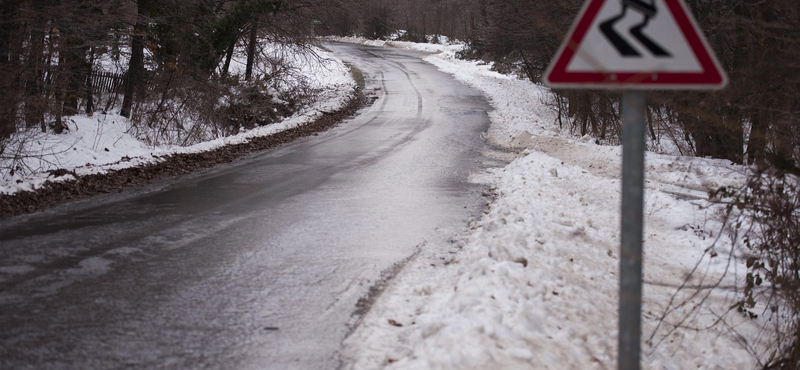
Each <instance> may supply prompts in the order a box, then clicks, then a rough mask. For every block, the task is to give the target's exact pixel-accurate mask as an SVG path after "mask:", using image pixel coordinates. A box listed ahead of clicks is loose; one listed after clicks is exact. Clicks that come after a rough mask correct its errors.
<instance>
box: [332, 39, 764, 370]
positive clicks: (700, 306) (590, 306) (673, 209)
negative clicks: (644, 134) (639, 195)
mask: <svg viewBox="0 0 800 370" xmlns="http://www.w3.org/2000/svg"><path fill="white" fill-rule="evenodd" d="M347 41H350V42H361V43H366V44H372V45H376V46H385V47H399V48H412V49H417V50H424V51H433V52H437V53H436V54H434V55H431V56H428V57H426V58H425V60H426V61H427V62H429V63H432V64H434V65H436V66H437V67H438V68H440V69H441V70H443V71H445V72H448V73H451V74H453V75H454V76H455V77H456V78H457V79H459V80H460V81H462V82H464V83H466V84H468V85H470V86H472V87H474V88H476V89H478V90H479V91H481V92H483V93H484V94H485V95H486V96H487V97H488V98H489V100H490V103H491V105H492V107H493V108H494V110H493V111H491V112H490V113H489V116H490V119H491V128H490V129H489V132H488V133H487V139H488V140H489V141H490V142H491V143H493V144H495V145H497V146H500V147H502V148H505V149H506V150H508V151H510V152H512V153H515V154H513V156H514V157H516V159H514V160H513V161H512V162H511V163H510V164H509V165H507V166H506V167H505V168H498V169H496V170H493V171H490V172H489V173H482V174H475V175H474V176H473V179H472V180H473V181H476V182H480V183H486V184H489V185H490V186H492V187H493V188H494V192H493V194H487V196H489V197H491V198H492V199H489V202H487V206H488V208H487V211H486V212H485V213H484V214H483V215H482V216H481V217H480V218H479V219H477V220H473V221H472V222H471V225H470V228H469V230H468V231H467V232H466V234H465V235H461V236H458V237H456V240H457V242H456V243H455V244H453V245H426V246H424V247H423V248H422V249H421V251H420V253H419V254H418V255H417V257H415V258H414V259H413V260H412V261H410V262H409V263H408V265H406V266H405V268H404V269H403V270H402V271H401V272H400V273H399V274H398V276H396V277H395V278H394V279H393V280H392V281H391V283H390V284H389V285H388V287H387V288H386V290H385V291H384V292H383V293H382V295H381V296H380V297H379V299H378V300H377V301H376V303H375V305H374V306H373V307H372V309H371V311H370V312H369V313H368V314H367V315H366V316H365V317H364V318H363V319H362V321H361V322H360V324H359V326H358V327H357V328H356V329H355V331H354V333H353V334H352V335H351V336H350V337H349V338H348V339H347V340H346V341H345V347H344V349H343V351H342V353H341V359H342V361H343V363H344V364H345V368H347V369H376V368H387V369H593V368H597V369H610V368H616V366H617V365H616V361H617V360H616V358H617V352H616V351H617V349H616V348H617V305H618V284H619V283H618V276H617V271H618V268H619V259H618V258H619V256H618V253H619V252H618V250H619V229H620V222H621V221H620V188H621V185H620V177H621V169H620V166H621V147H619V146H600V145H596V144H595V143H594V142H593V140H591V139H590V138H588V137H584V138H580V137H575V136H574V135H572V134H570V133H569V132H560V131H559V130H558V125H557V124H556V116H555V113H554V111H553V109H551V108H550V107H548V105H547V103H548V99H549V96H550V95H549V91H548V90H547V89H546V88H544V87H541V86H538V85H535V84H533V83H530V82H529V81H526V80H520V79H517V78H514V77H512V76H506V75H501V74H498V73H495V72H493V71H491V70H490V66H488V65H480V64H479V63H475V62H469V61H462V60H457V59H455V58H454V55H455V52H456V51H457V50H458V49H459V48H461V47H462V46H459V45H429V44H426V45H422V46H417V45H416V44H410V43H400V42H392V41H390V42H385V41H365V40H358V39H351V40H347ZM486 155H487V156H494V157H502V156H503V155H501V154H498V153H497V152H491V153H486ZM743 172H744V170H743V169H742V168H741V167H738V166H735V165H732V164H731V163H730V162H727V161H723V160H712V159H703V158H691V157H678V156H671V155H664V154H657V153H647V159H646V187H647V190H646V194H645V197H646V199H645V203H646V205H645V207H646V208H645V228H646V230H645V235H644V249H645V256H644V270H645V271H644V279H645V282H646V285H645V287H644V298H643V300H644V307H643V340H644V343H643V345H642V351H643V353H642V366H643V368H644V369H689V368H692V369H748V368H754V367H756V360H755V357H754V356H753V355H752V354H751V353H756V354H758V355H763V353H762V352H759V351H763V349H762V348H761V347H759V343H753V342H752V338H756V337H757V335H756V334H757V333H758V330H759V328H760V326H761V325H763V324H764V322H763V320H764V319H758V320H750V319H746V318H744V317H743V316H742V315H741V314H738V313H736V312H734V311H732V310H730V309H729V308H730V306H731V304H732V301H733V299H734V298H735V297H734V294H733V293H734V291H735V286H736V283H737V280H736V278H737V273H740V272H741V271H744V266H743V265H742V264H741V263H740V262H739V261H738V260H735V259H734V258H733V257H735V253H732V251H731V247H730V246H731V242H730V240H729V239H728V238H727V237H726V234H721V231H722V229H723V225H722V224H721V223H720V222H719V221H717V220H716V219H715V218H714V216H715V215H716V214H717V212H720V209H719V208H718V207H716V206H714V205H712V204H710V203H709V202H708V200H707V199H708V195H707V191H708V190H711V189H714V188H716V187H719V186H724V185H736V184H740V183H741V182H742V181H744V175H743ZM692 271H695V272H694V273H692ZM739 277H741V276H739ZM682 284H685V285H686V286H687V288H685V289H681V290H678V289H677V287H679V286H681V285H682ZM711 285H718V286H719V287H720V288H718V289H699V290H698V289H692V287H697V286H711ZM740 334H741V335H740Z"/></svg>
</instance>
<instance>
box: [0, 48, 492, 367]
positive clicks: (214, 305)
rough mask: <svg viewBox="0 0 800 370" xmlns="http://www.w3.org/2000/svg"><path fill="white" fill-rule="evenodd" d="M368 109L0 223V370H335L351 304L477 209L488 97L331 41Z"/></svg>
mask: <svg viewBox="0 0 800 370" xmlns="http://www.w3.org/2000/svg"><path fill="white" fill-rule="evenodd" d="M329 47H330V48H331V49H332V50H334V51H335V52H336V53H338V54H339V55H340V56H341V57H342V58H343V59H345V60H347V61H349V62H350V63H352V64H353V65H355V66H356V67H358V68H360V69H361V70H362V71H363V72H364V73H365V75H366V77H367V87H366V90H367V92H368V93H371V94H374V95H375V96H377V100H376V101H375V103H374V104H372V105H371V106H370V107H367V108H365V109H362V110H361V111H360V112H359V114H358V115H357V116H356V117H354V118H352V119H350V120H348V121H346V122H344V123H343V124H342V125H340V126H339V127H337V128H335V129H332V130H330V131H328V132H325V133H322V134H320V135H318V136H312V137H309V138H305V139H301V140H299V141H297V142H294V143H292V144H288V145H284V146H282V147H279V148H277V149H274V150H271V151H268V152H266V153H263V154H260V155H257V156H254V157H252V158H249V159H247V160H245V161H242V162H239V163H236V164H233V165H227V166H223V167H220V168H217V169H214V170H212V171H208V172H204V173H202V174H198V175H193V176H187V177H183V178H180V179H176V180H171V181H169V182H167V183H161V184H158V185H154V186H151V187H149V188H147V189H140V190H135V191H126V192H124V193H122V194H117V195H112V196H105V197H99V198H95V199H92V200H88V201H82V202H79V203H73V204H69V205H65V206H61V207H59V208H56V209H53V210H50V211H47V212H41V213H38V214H34V215H29V216H22V217H16V218H13V219H10V220H6V221H4V222H3V223H2V224H0V327H2V330H0V368H3V369H121V368H132V369H133V368H135V369H335V368H337V367H338V366H339V363H338V359H337V351H338V350H339V348H340V346H341V342H342V340H343V339H344V338H345V336H346V335H347V333H348V331H349V329H350V326H351V325H352V324H353V323H354V317H353V313H354V312H355V310H356V307H355V305H356V302H357V301H358V299H359V298H360V297H362V296H364V295H365V294H367V292H368V291H369V288H370V286H372V285H374V284H375V283H376V281H378V280H379V279H380V277H381V272H383V271H387V270H389V269H390V268H391V267H392V266H393V265H395V264H396V263H398V262H399V261H402V260H404V259H405V258H407V257H408V256H410V255H412V254H413V253H414V251H415V250H416V247H417V246H420V245H424V244H425V243H428V245H430V244H434V243H439V244H441V243H446V242H447V239H448V238H449V237H451V236H452V235H453V234H454V233H456V232H458V231H459V230H461V229H462V228H463V227H464V225H465V223H466V220H467V219H468V217H469V216H470V215H475V214H477V213H478V212H480V210H481V208H482V206H483V203H482V199H481V196H480V192H481V190H482V189H481V188H480V187H479V186H477V185H473V184H470V183H469V182H468V176H469V173H470V171H476V170H480V169H482V168H483V167H484V166H485V164H484V162H483V158H482V157H481V154H480V152H481V151H482V150H483V149H484V145H485V144H484V141H483V139H482V133H483V132H485V130H486V128H487V126H488V118H487V115H486V110H487V109H489V108H488V104H487V103H486V101H485V99H484V98H483V97H482V96H481V95H480V94H479V93H478V92H476V91H474V90H472V89H470V88H467V87H465V86H464V85H462V84H460V83H458V82H456V81H455V80H454V79H453V78H452V77H450V76H449V75H446V74H444V73H441V72H439V71H437V70H436V68H434V67H433V66H431V65H428V64H426V63H424V62H422V61H421V59H420V57H421V56H423V55H424V54H422V53H419V52H412V51H400V50H392V49H381V48H371V47H367V46H361V45H350V44H331V45H329Z"/></svg>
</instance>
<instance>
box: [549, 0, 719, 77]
mask: <svg viewBox="0 0 800 370" xmlns="http://www.w3.org/2000/svg"><path fill="white" fill-rule="evenodd" d="M544 82H545V84H546V85H548V86H550V87H553V88H631V89H635V88H649V89H719V88H722V87H724V86H725V85H726V84H727V76H726V75H725V72H724V71H723V70H722V68H721V67H720V64H719V62H718V61H717V59H716V57H714V54H713V52H712V51H711V48H709V46H708V42H707V41H706V39H705V37H704V36H703V33H702V32H701V31H700V28H699V27H698V26H697V23H696V22H695V20H694V18H693V17H692V16H691V14H690V13H689V11H688V8H687V7H686V4H684V3H683V0H587V1H586V3H585V4H584V6H583V9H581V12H580V14H579V16H578V18H577V20H576V21H575V23H574V24H573V25H572V28H571V29H570V31H569V33H568V34H567V38H566V39H565V40H564V42H563V44H562V45H561V48H559V51H558V53H556V56H555V57H554V58H553V61H552V62H551V63H550V66H549V67H548V68H547V71H546V72H545V75H544Z"/></svg>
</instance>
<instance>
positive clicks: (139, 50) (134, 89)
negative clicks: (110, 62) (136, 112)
mask: <svg viewBox="0 0 800 370" xmlns="http://www.w3.org/2000/svg"><path fill="white" fill-rule="evenodd" d="M149 5H150V0H137V1H136V6H137V8H138V10H137V13H138V17H137V18H136V25H134V26H133V37H132V38H131V60H130V61H129V63H128V73H127V74H126V76H125V96H124V97H123V99H122V110H121V111H120V112H119V114H120V115H121V116H123V117H127V118H131V109H132V107H133V101H134V100H135V99H142V98H143V96H144V91H145V83H144V37H145V33H146V32H147V22H146V20H145V16H146V14H147V9H148V7H149Z"/></svg>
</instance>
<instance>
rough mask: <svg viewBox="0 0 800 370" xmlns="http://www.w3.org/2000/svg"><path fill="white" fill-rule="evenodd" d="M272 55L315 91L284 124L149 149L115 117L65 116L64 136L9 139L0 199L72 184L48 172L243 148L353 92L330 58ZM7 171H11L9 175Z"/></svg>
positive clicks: (0, 169) (239, 65) (339, 103)
mask: <svg viewBox="0 0 800 370" xmlns="http://www.w3.org/2000/svg"><path fill="white" fill-rule="evenodd" d="M271 51H280V52H281V53H282V54H281V55H277V56H276V57H280V58H282V59H283V60H285V61H289V62H290V63H291V65H293V66H294V67H295V68H298V72H299V73H298V75H302V76H304V77H305V78H307V82H308V84H309V87H310V88H312V89H315V90H318V91H321V93H320V96H319V97H318V99H316V101H315V102H314V103H313V104H312V105H309V106H306V107H304V108H303V109H301V110H300V111H298V112H297V113H295V114H294V115H293V116H291V117H287V118H286V119H285V120H284V121H282V122H280V123H276V124H272V125H268V126H262V127H258V128H256V129H253V130H249V131H246V132H242V133H240V134H238V135H235V136H228V137H220V138H216V139H214V140H211V141H206V142H202V143H199V144H196V145H192V146H188V147H180V146H174V145H158V146H151V145H148V144H147V143H146V142H145V141H142V140H140V139H139V138H137V137H135V135H133V134H132V133H131V131H132V130H131V124H130V122H129V121H128V120H127V119H126V118H125V117H122V116H120V115H118V114H116V113H110V114H104V113H100V112H96V113H95V114H94V115H93V116H91V117H89V116H86V115H76V116H72V117H65V122H66V126H67V131H66V132H65V133H64V134H61V135H54V134H52V133H46V134H43V133H41V132H38V131H37V130H28V131H22V132H19V133H17V134H15V135H14V136H13V137H12V138H11V139H10V140H9V141H8V142H7V146H6V147H5V149H4V150H3V151H2V153H1V154H0V194H11V193H15V192H18V191H27V190H33V189H36V188H39V187H40V186H42V184H44V183H45V182H47V181H65V180H70V179H73V178H74V176H73V175H72V174H67V175H65V176H58V177H56V176H52V175H51V174H50V173H49V172H48V171H53V170H57V169H65V170H68V171H74V173H75V174H76V175H78V176H81V175H86V174H92V173H102V172H106V171H109V170H115V169H121V168H128V167H134V166H137V165H142V164H146V163H151V162H153V161H158V160H159V157H161V156H165V155H169V154H174V153H197V152H204V151H208V150H213V149H215V148H219V147H221V146H224V145H230V144H238V143H243V142H246V141H247V140H249V139H250V138H253V137H259V136H266V135H270V134H273V133H276V132H280V131H284V130H287V129H290V128H293V127H297V126H300V125H303V124H307V123H309V122H311V121H313V120H314V119H316V118H317V117H319V116H320V115H321V114H322V113H323V112H330V111H334V110H336V109H339V108H341V107H343V106H344V105H345V104H346V103H347V101H348V98H349V97H350V96H352V94H353V90H354V89H355V81H354V80H353V78H352V76H351V75H350V73H349V69H348V68H347V67H346V66H345V65H344V63H343V62H342V61H341V60H340V59H338V58H336V57H335V56H333V54H331V53H329V52H327V51H325V50H322V49H320V48H313V51H314V52H315V53H316V54H317V56H318V57H319V58H317V57H314V56H311V55H309V54H303V55H301V54H292V53H291V52H287V50H285V49H283V50H277V49H275V50H271V49H269V48H268V47H266V46H265V47H264V52H271ZM245 59H246V56H245V55H238V56H237V57H236V58H234V60H233V62H232V65H231V71H232V73H236V71H237V70H238V69H244V61H245ZM12 170H13V171H12Z"/></svg>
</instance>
